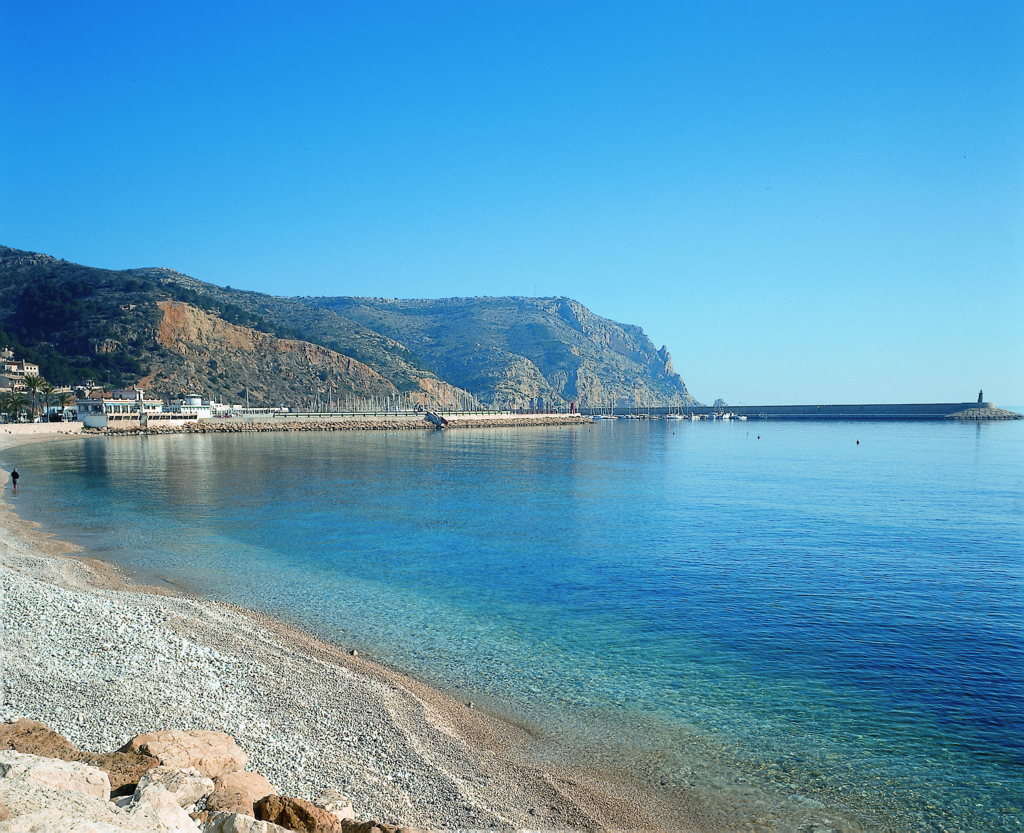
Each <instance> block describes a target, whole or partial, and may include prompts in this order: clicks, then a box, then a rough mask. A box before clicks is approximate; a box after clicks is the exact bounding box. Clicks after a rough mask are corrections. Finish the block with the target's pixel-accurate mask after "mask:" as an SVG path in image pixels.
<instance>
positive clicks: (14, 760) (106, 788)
mask: <svg viewBox="0 0 1024 833" xmlns="http://www.w3.org/2000/svg"><path fill="white" fill-rule="evenodd" d="M0 778H3V779H12V780H15V781H23V782H24V781H28V782H32V783H34V784H38V785H39V786H41V787H49V788H51V789H54V790H64V791H69V792H77V793H81V794H82V795H88V796H91V797H93V798H98V799H100V800H101V801H109V800H110V779H109V778H108V777H107V773H105V772H104V771H103V770H102V769H97V768H96V767H94V766H89V765H88V764H80V763H72V762H69V761H58V760H56V759H54V758H40V757H39V756H37V755H23V754H22V753H20V752H14V751H5V752H0Z"/></svg>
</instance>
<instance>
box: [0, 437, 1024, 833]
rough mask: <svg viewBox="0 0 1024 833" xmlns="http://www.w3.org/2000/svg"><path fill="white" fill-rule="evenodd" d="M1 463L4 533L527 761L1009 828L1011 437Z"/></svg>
mask: <svg viewBox="0 0 1024 833" xmlns="http://www.w3.org/2000/svg"><path fill="white" fill-rule="evenodd" d="M857 440H859V441H860V444H859V445H858V444H857ZM4 462H5V465H7V466H10V465H17V466H18V468H19V470H21V472H22V474H23V478H22V481H21V483H22V487H21V489H20V494H19V495H18V497H17V498H16V510H17V511H18V512H19V513H21V514H22V515H23V516H25V517H28V518H33V519H38V520H40V521H43V522H44V523H45V524H46V525H47V527H48V528H49V529H51V530H53V531H55V532H58V533H59V534H60V535H61V536H63V537H66V538H69V539H72V540H75V541H78V542H80V543H83V544H85V545H86V546H87V547H88V548H89V550H90V551H91V552H92V553H93V554H95V555H98V556H100V557H103V558H107V559H109V560H111V561H114V562H116V563H118V564H120V565H122V566H124V567H126V568H127V569H128V570H131V571H132V572H134V573H137V574H139V575H140V576H142V577H143V578H146V579H149V580H159V579H165V580H169V581H173V582H174V583H176V584H179V585H183V586H185V587H186V588H188V589H189V590H191V591H193V592H196V593H201V594H205V595H209V596H212V597H216V598H221V599H224V600H227V601H231V602H234V603H237V604H241V605H244V606H247V607H251V608H255V609H259V610H263V611H266V612H269V613H271V614H274V615H276V616H279V617H281V618H283V619H286V620H289V621H292V622H296V623H298V624H301V625H303V626H304V627H306V628H308V629H310V630H313V631H315V632H317V633H319V634H321V635H323V636H325V637H327V638H329V639H332V640H334V641H337V642H338V643H340V644H342V645H345V646H355V647H359V648H360V649H361V650H363V651H364V652H368V653H370V654H371V655H373V656H376V657H379V658H381V659H383V660H384V661H386V662H388V663H390V664H392V665H394V666H396V667H399V668H401V669H403V670H405V671H407V672H410V673H413V674H414V675H416V676H420V677H422V678H424V679H427V680H429V681H431V682H434V683H436V684H438V685H440V686H441V687H443V688H446V689H448V690H451V691H454V692H456V693H458V694H459V695H460V696H462V697H464V698H465V699H472V700H474V701H475V702H478V703H483V704H485V705H486V706H488V707H489V708H492V709H494V710H495V711H498V712H500V713H502V714H505V715H506V716H508V717H510V718H512V719H514V720H517V721H520V722H523V723H525V724H528V725H530V726H532V727H534V728H535V729H536V731H537V732H538V733H539V735H540V736H541V737H542V738H544V739H545V740H546V741H550V747H549V749H548V754H551V755H558V754H562V753H564V754H568V755H573V756H579V755H583V756H585V757H586V758H587V759H590V760H593V761H595V762H597V763H598V764H600V765H602V766H608V767H611V768H614V769H619V770H626V771H628V772H629V773H630V774H631V776H632V777H634V778H637V779H641V780H643V781H644V782H645V783H649V784H652V785H654V786H655V787H657V788H659V789H664V790H666V791H668V792H673V791H675V792H676V793H678V792H679V791H680V790H685V789H690V788H692V789H696V790H699V791H701V790H703V791H707V792H709V793H710V792H714V793H715V794H716V795H718V796H719V797H720V798H721V796H725V798H724V799H722V800H725V801H726V802H727V803H728V802H730V801H733V803H734V806H735V807H736V809H737V812H739V813H741V814H742V813H745V812H746V813H751V814H753V815H756V814H757V811H756V809H750V806H748V805H751V803H752V802H753V801H754V799H751V798H750V792H751V791H752V790H753V791H755V792H756V793H757V794H758V795H760V796H761V797H762V798H761V799H760V800H763V801H766V802H768V803H769V804H771V803H772V802H777V803H778V804H779V805H780V806H781V805H782V804H785V805H787V806H788V807H790V808H791V809H790V811H788V812H789V815H788V816H786V818H788V819H790V820H793V819H797V818H798V817H799V815H800V812H802V809H805V810H806V811H807V812H808V813H810V814H812V815H813V814H814V813H824V812H826V811H828V810H830V809H836V810H837V811H840V810H841V811H842V812H844V813H846V814H847V815H852V816H853V817H855V818H859V819H861V820H862V821H863V822H864V824H865V826H867V827H872V828H875V827H891V828H896V829H957V828H959V829H971V830H982V829H984V830H992V829H1009V830H1016V829H1019V828H1020V826H1021V825H1022V824H1024V775H1022V773H1024V766H1022V764H1024V639H1022V635H1024V634H1022V631H1024V624H1022V623H1024V593H1022V573H1024V565H1022V552H1024V423H1021V422H1009V423H986V424H960V423H958V424H950V423H924V422H922V423H810V424H798V423H776V422H755V421H750V422H746V423H740V422H737V423H733V424H728V423H725V424H714V423H696V424H690V423H681V422H644V421H629V422H626V421H616V422H611V421H605V422H598V423H595V424H594V426H593V427H592V428H588V427H583V428H575V429H572V428H551V429H544V428H533V429H525V430H514V429H486V430H460V431H448V432H391V433H377V432H365V433H347V432H346V433H337V434H321V433H317V434H280V433H279V434H264V435H258V436H239V435H231V436H229V435H224V436H220V435H218V436H170V437H141V438H140V437H125V438H112V439H95V440H87V441H84V442H65V443H52V444H46V445H42V446H26V447H22V448H19V449H13V450H11V451H9V452H6V453H5V454H4ZM560 750H561V752H560ZM730 796H734V799H730ZM792 808H796V810H793V809H792ZM794 813H795V815H794Z"/></svg>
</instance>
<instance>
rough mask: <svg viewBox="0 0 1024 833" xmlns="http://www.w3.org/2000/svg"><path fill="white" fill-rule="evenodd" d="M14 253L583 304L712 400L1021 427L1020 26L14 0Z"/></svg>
mask: <svg viewBox="0 0 1024 833" xmlns="http://www.w3.org/2000/svg"><path fill="white" fill-rule="evenodd" d="M0 31H2V32H3V49H2V50H0V91H2V96H3V99H2V100H3V103H4V119H3V121H4V124H3V128H2V129H0V175H2V177H3V191H2V193H3V196H2V198H0V243H2V244H4V245H8V246H13V247H15V248H20V249H28V250H32V251H41V252H45V253H47V254H52V255H54V256H55V257H59V258H65V259H67V260H71V261H75V262H78V263H84V264H87V265H90V266H102V267H106V268H114V269H122V268H131V267H140V266H166V267H170V268H173V269H177V270H178V271H181V272H184V273H186V274H189V275H192V276H193V277H195V278H198V279H200V280H203V281H208V282H210V283H214V284H218V285H221V286H224V285H230V286H232V287H235V288H242V289H252V290H257V291H262V292H269V293H273V294H277V295H382V296H389V297H450V296H471V295H534V294H537V295H541V296H552V295H565V296H569V297H572V298H575V299H577V300H578V301H580V302H581V303H583V304H585V305H586V306H588V307H590V308H591V309H592V310H593V311H594V312H596V313H597V314H599V315H603V316H606V317H608V318H612V319H615V320H617V321H622V322H626V323H632V324H637V325H639V326H641V327H643V328H644V330H645V331H646V332H647V333H648V335H650V337H651V339H652V340H653V341H654V342H655V344H656V346H658V347H660V346H661V345H662V344H666V345H667V346H668V348H669V351H670V352H671V353H672V356H673V360H674V363H675V367H676V370H677V371H678V372H679V373H680V375H681V376H682V377H683V379H684V381H685V382H686V383H687V386H688V387H689V389H690V391H691V392H692V393H693V394H694V395H695V396H696V397H697V398H698V399H699V400H701V401H704V402H709V403H710V402H713V401H714V400H715V399H716V398H718V397H722V398H724V399H725V400H726V401H727V402H730V403H737V404H738V403H744V404H757V403H764V404H774V403H811V404H813V403H844V402H878V401H881V402H902V401H961V400H973V399H974V398H976V397H977V393H978V389H979V388H982V387H983V388H984V389H985V393H986V398H987V399H992V400H994V401H995V402H996V403H997V404H1003V405H1020V404H1024V3H1020V2H1017V1H1016V0H1015V1H1014V2H1006V3H1001V2H961V3H944V2H927V3H899V2H895V3H893V2H885V3H868V2H807V3H786V2H773V3H763V2H715V3H706V2H705V3H685V2H673V3H657V2H651V3H626V2H621V3H606V2H594V1H593V0H588V2H580V3H575V2H561V3H557V2H544V3H539V2H537V3H534V2H527V1H526V0H516V2H507V3H503V2H496V1H495V0H488V2H482V0H481V1H480V2H473V3H455V2H445V0H423V2H398V3H389V2H330V3H309V2H301V1H300V2H293V3H288V4H285V3H261V2H245V3H230V2H216V3H207V2H203V3H195V2H175V3H139V2H124V3H109V2H89V3H77V2H60V3H50V2H45V1H44V0H32V2H28V1H27V0H26V1H25V2H21V0H17V1H16V0H0Z"/></svg>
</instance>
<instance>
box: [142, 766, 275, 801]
mask: <svg viewBox="0 0 1024 833" xmlns="http://www.w3.org/2000/svg"><path fill="white" fill-rule="evenodd" d="M250 774H253V775H255V773H250ZM225 777H230V776H225ZM259 777H261V778H262V776H259ZM156 788H159V789H163V790H166V791H167V792H168V793H169V794H170V795H171V796H172V797H173V798H174V800H175V802H177V804H178V806H179V807H188V806H189V805H190V804H195V803H196V802H197V801H199V799H201V798H203V797H205V796H208V795H210V793H212V792H213V791H214V782H213V780H212V779H211V778H206V777H204V776H203V775H200V774H199V770H197V769H191V768H190V769H175V768H174V767H169V766H158V767H154V768H153V769H151V770H150V771H149V772H147V773H146V774H145V775H143V776H142V778H140V779H139V784H138V787H137V788H136V790H135V795H136V796H144V795H146V794H147V793H149V792H152V791H154V790H155V789H156Z"/></svg>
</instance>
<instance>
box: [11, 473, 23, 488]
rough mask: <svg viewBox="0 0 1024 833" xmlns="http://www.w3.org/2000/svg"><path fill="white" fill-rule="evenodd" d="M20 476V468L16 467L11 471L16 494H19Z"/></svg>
mask: <svg viewBox="0 0 1024 833" xmlns="http://www.w3.org/2000/svg"><path fill="white" fill-rule="evenodd" d="M19 477H21V475H20V474H18V470H17V469H14V470H13V471H12V472H11V482H12V483H13V484H14V494H18V478H19Z"/></svg>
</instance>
